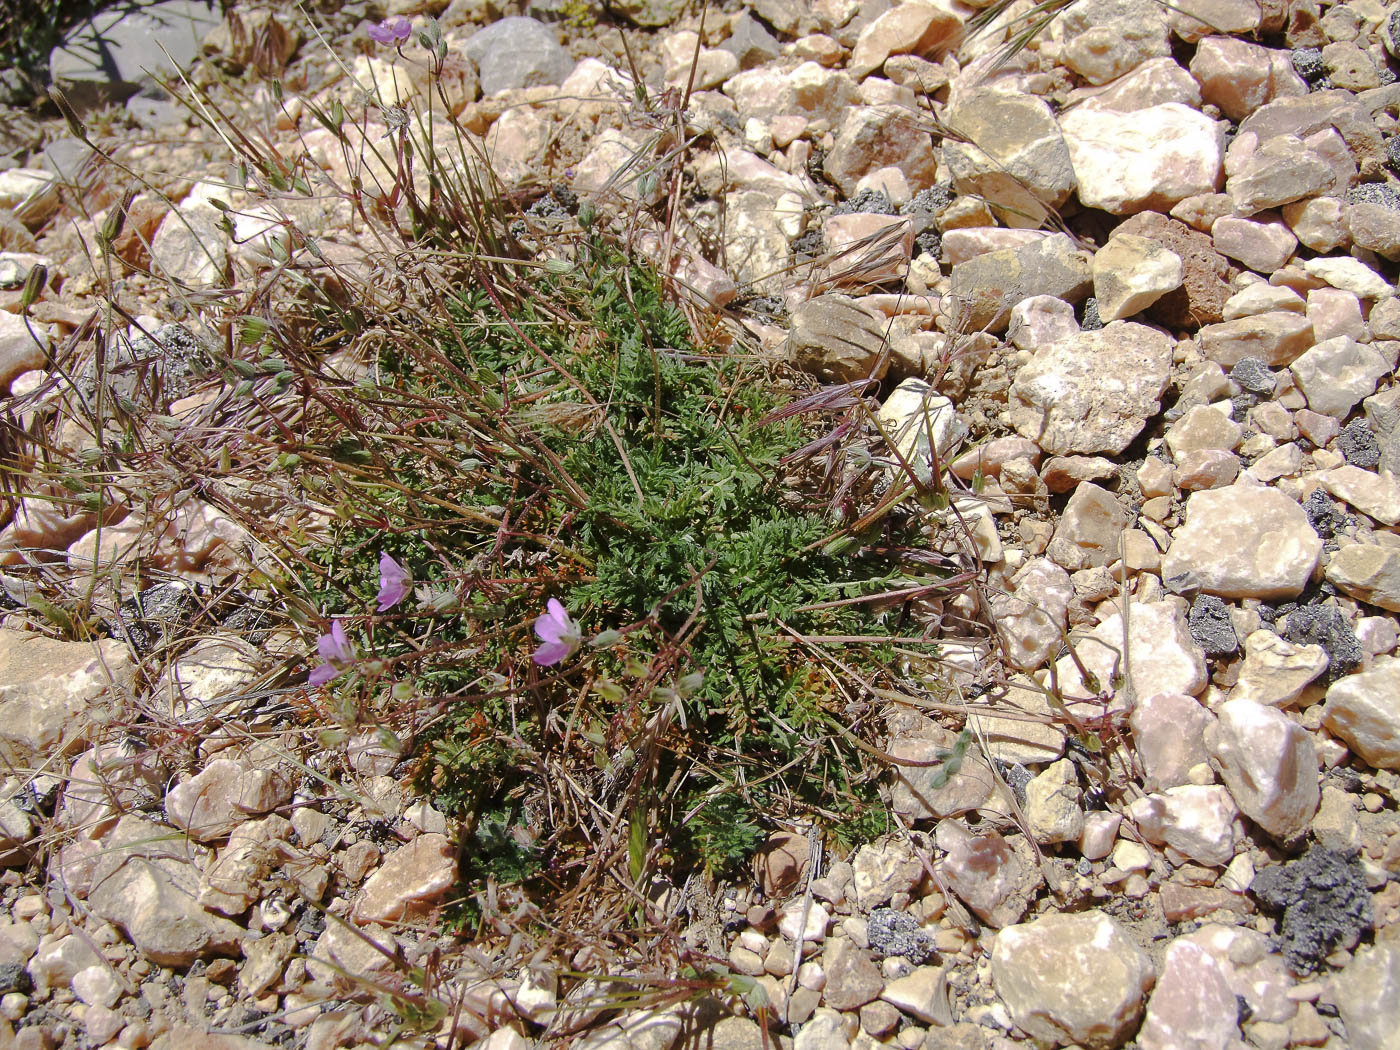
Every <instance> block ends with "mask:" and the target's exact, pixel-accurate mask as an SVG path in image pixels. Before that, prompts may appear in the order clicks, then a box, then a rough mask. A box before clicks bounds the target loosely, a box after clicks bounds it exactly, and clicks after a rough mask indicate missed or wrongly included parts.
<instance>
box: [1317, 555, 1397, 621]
mask: <svg viewBox="0 0 1400 1050" xmlns="http://www.w3.org/2000/svg"><path fill="white" fill-rule="evenodd" d="M1327 580H1328V582H1329V583H1331V584H1333V585H1334V586H1335V587H1336V588H1337V589H1338V590H1339V591H1341V592H1342V593H1343V594H1349V595H1351V596H1352V597H1353V598H1359V599H1360V600H1361V601H1363V602H1367V603H1369V604H1371V605H1375V606H1378V607H1379V608H1382V609H1388V610H1389V611H1391V612H1400V551H1397V550H1395V549H1394V548H1392V547H1382V546H1379V545H1377V544H1372V543H1352V544H1349V545H1347V546H1345V547H1342V548H1341V549H1340V550H1338V551H1337V553H1335V554H1333V555H1332V559H1331V560H1330V561H1329V562H1328V563H1327Z"/></svg>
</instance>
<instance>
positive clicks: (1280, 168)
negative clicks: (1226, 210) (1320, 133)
mask: <svg viewBox="0 0 1400 1050" xmlns="http://www.w3.org/2000/svg"><path fill="white" fill-rule="evenodd" d="M1236 155H1237V156H1238V159H1234V158H1233V157H1232V163H1231V165H1230V177H1229V178H1228V179H1227V180H1226V183H1225V189H1226V192H1228V193H1229V194H1230V197H1231V198H1232V199H1233V200H1234V202H1235V206H1236V208H1237V209H1238V210H1239V211H1240V213H1241V214H1244V215H1253V214H1254V213H1255V212H1260V211H1264V210H1265V209H1266V208H1277V207H1278V206H1279V205H1281V204H1289V203H1291V202H1293V201H1297V200H1302V199H1304V198H1305V197H1315V196H1317V195H1318V194H1320V193H1325V192H1327V191H1328V190H1330V189H1332V188H1333V186H1334V185H1335V183H1336V179H1337V176H1336V173H1335V172H1334V171H1333V170H1332V167H1331V165H1329V164H1328V163H1327V161H1326V160H1325V159H1324V158H1322V157H1320V156H1318V154H1317V153H1315V152H1314V151H1312V150H1310V149H1308V148H1307V147H1306V146H1305V145H1304V144H1303V141H1302V139H1300V138H1298V137H1297V136H1295V135H1278V136H1275V137H1273V138H1270V139H1267V140H1266V141H1264V142H1263V143H1262V145H1258V146H1256V148H1255V149H1254V150H1253V152H1251V153H1249V154H1248V155H1245V154H1244V153H1243V152H1241V151H1237V152H1236Z"/></svg>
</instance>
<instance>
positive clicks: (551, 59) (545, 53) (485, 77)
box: [462, 15, 574, 95]
mask: <svg viewBox="0 0 1400 1050" xmlns="http://www.w3.org/2000/svg"><path fill="white" fill-rule="evenodd" d="M462 51H463V52H464V53H465V54H466V56H467V57H468V58H470V59H471V60H472V61H473V62H475V63H476V66H477V69H478V70H479V71H480V73H481V93H482V94H483V95H494V94H495V93H496V92H497V91H504V90H506V89H508V88H523V87H537V86H539V85H541V84H561V83H563V81H564V78H565V77H567V76H568V75H569V74H570V73H572V72H573V69H574V60H573V59H572V58H570V57H569V53H568V52H567V51H565V50H564V48H563V47H561V46H560V44H559V40H558V37H557V36H556V35H555V32H554V30H553V29H550V28H549V26H547V25H545V24H544V23H543V22H537V21H535V19H533V18H524V17H522V16H520V15H515V16H512V17H510V18H503V19H501V20H500V21H499V22H493V23H492V24H491V25H489V26H487V27H486V28H485V29H478V30H477V31H476V32H475V33H473V34H472V35H471V36H470V37H469V38H468V39H467V42H466V43H465V44H464V45H463V46H462Z"/></svg>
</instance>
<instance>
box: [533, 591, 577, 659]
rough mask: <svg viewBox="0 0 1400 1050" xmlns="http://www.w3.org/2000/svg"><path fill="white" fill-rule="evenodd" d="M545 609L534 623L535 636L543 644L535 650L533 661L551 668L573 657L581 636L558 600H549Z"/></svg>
mask: <svg viewBox="0 0 1400 1050" xmlns="http://www.w3.org/2000/svg"><path fill="white" fill-rule="evenodd" d="M545 609H546V611H545V613H544V615H543V616H541V617H540V618H539V619H537V620H536V621H535V634H537V635H538V636H539V638H540V641H542V642H544V644H543V645H541V646H540V647H539V648H538V649H536V650H535V657H534V659H535V663H537V664H539V665H540V666H541V667H553V666H554V665H555V664H557V663H559V662H560V661H561V660H563V659H565V658H567V657H569V656H572V655H573V653H574V650H576V649H577V648H578V647H579V646H580V645H581V644H582V643H583V635H582V634H581V633H580V631H579V629H578V624H576V623H574V621H573V620H572V619H570V617H569V611H568V610H567V609H565V608H564V606H563V605H561V604H560V602H559V599H558V598H551V599H549V604H548V605H547V606H546V607H545Z"/></svg>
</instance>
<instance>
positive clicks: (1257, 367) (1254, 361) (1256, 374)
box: [1230, 357, 1274, 398]
mask: <svg viewBox="0 0 1400 1050" xmlns="http://www.w3.org/2000/svg"><path fill="white" fill-rule="evenodd" d="M1230 379H1231V380H1233V381H1234V383H1235V384H1236V385H1237V386H1238V387H1239V388H1240V389H1241V390H1242V391H1244V392H1245V393H1246V394H1253V395H1254V396H1255V397H1256V398H1262V397H1272V396H1273V393H1274V374H1273V372H1271V371H1270V370H1269V366H1268V365H1266V364H1265V363H1264V362H1263V361H1261V360H1259V358H1257V357H1245V358H1241V359H1240V360H1239V361H1238V362H1236V364H1235V367H1234V368H1232V369H1230Z"/></svg>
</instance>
